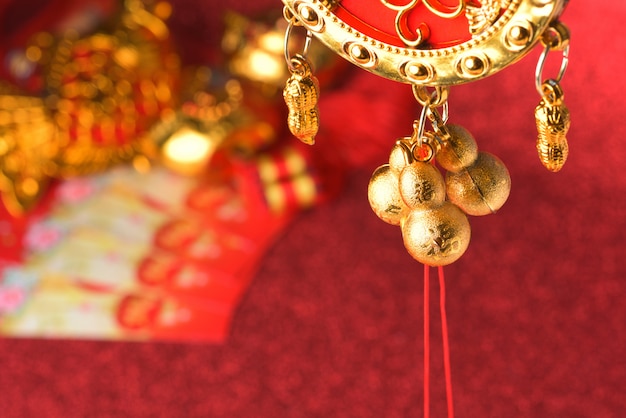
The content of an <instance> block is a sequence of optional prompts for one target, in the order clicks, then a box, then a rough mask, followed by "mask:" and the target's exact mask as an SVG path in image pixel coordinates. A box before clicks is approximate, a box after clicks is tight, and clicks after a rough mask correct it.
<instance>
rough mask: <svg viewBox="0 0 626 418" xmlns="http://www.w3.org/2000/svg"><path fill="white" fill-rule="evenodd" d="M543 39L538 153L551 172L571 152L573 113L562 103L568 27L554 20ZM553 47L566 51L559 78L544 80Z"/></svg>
mask: <svg viewBox="0 0 626 418" xmlns="http://www.w3.org/2000/svg"><path fill="white" fill-rule="evenodd" d="M541 42H542V43H543V45H544V46H545V50H544V52H543V54H542V55H541V57H540V58H539V62H538V64H537V70H536V72H535V83H536V86H537V91H538V92H539V94H540V95H541V102H540V103H539V105H538V106H537V108H536V109H535V121H536V123H537V132H538V136H537V152H538V154H539V160H540V161H541V163H542V164H543V165H544V166H545V167H546V168H547V169H548V170H550V171H552V172H557V171H559V170H561V168H563V165H564V164H565V161H566V160H567V156H568V153H569V146H568V144H567V138H566V137H565V135H566V134H567V131H568V130H569V127H570V114H569V110H568V109H567V107H565V104H564V102H563V97H564V94H563V89H562V88H561V84H560V82H561V79H562V78H563V75H564V74H565V70H566V69H567V63H568V53H569V30H568V29H567V27H566V26H565V25H563V24H562V23H561V22H554V23H553V24H552V25H551V26H550V27H549V28H548V29H547V30H546V33H545V34H544V35H543V37H542V39H541ZM552 50H561V51H563V58H562V61H561V68H560V70H559V74H558V76H557V78H556V79H552V78H550V79H548V80H545V81H542V80H543V76H542V72H543V67H544V64H545V61H546V59H547V56H548V53H549V52H550V51H552Z"/></svg>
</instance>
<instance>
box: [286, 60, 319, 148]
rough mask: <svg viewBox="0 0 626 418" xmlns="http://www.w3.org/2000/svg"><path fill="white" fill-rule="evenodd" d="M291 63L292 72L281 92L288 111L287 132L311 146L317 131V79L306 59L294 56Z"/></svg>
mask: <svg viewBox="0 0 626 418" xmlns="http://www.w3.org/2000/svg"><path fill="white" fill-rule="evenodd" d="M291 63H292V68H293V70H292V71H293V72H292V75H291V77H289V79H288V80H287V83H286V84H285V89H284V90H283V97H284V98H285V103H286V104H287V108H288V109H289V115H288V116H287V121H288V125H289V130H290V131H291V133H292V134H293V135H294V136H295V137H296V138H298V139H299V140H300V141H302V142H304V143H305V144H308V145H313V144H314V143H315V135H317V131H318V129H319V111H318V109H317V99H318V97H319V84H318V81H317V78H315V76H313V75H312V74H311V64H310V63H309V62H308V61H307V60H306V58H304V57H303V56H301V55H296V56H295V57H293V58H292V59H291Z"/></svg>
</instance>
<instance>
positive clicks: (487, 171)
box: [446, 152, 511, 216]
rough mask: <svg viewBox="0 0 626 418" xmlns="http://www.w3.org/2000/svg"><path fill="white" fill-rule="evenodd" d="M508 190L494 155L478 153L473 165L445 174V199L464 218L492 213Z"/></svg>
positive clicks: (501, 165) (503, 168) (504, 173)
mask: <svg viewBox="0 0 626 418" xmlns="http://www.w3.org/2000/svg"><path fill="white" fill-rule="evenodd" d="M510 191H511V177H510V176H509V171H508V170H507V168H506V166H505V165H504V163H503V162H502V161H501V160H500V159H499V158H498V157H496V156H495V155H492V154H489V153H486V152H479V153H478V158H476V161H475V162H474V164H472V165H471V166H469V167H466V168H465V169H463V170H461V171H459V172H456V173H454V172H451V171H449V172H448V173H447V175H446V192H447V194H448V199H449V200H450V201H451V202H452V203H454V204H455V205H457V206H458V207H459V208H461V209H462V210H463V212H465V213H467V214H468V215H473V216H482V215H488V214H491V213H495V212H496V211H497V210H498V209H500V208H501V207H502V205H504V203H505V202H506V200H507V198H508V197H509V193H510Z"/></svg>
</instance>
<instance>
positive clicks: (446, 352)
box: [439, 266, 454, 418]
mask: <svg viewBox="0 0 626 418" xmlns="http://www.w3.org/2000/svg"><path fill="white" fill-rule="evenodd" d="M439 309H440V311H441V337H442V339H443V367H444V370H445V374H446V400H447V402H448V418H454V402H453V399H452V373H451V372H450V344H449V343H448V320H447V316H446V281H445V277H444V275H443V267H442V266H439Z"/></svg>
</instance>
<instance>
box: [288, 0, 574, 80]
mask: <svg viewBox="0 0 626 418" xmlns="http://www.w3.org/2000/svg"><path fill="white" fill-rule="evenodd" d="M283 3H284V4H285V5H286V13H288V14H289V15H293V17H294V18H295V19H296V20H297V21H298V22H299V23H301V24H302V25H303V26H304V27H305V28H307V29H308V30H309V31H311V32H312V33H313V35H314V36H316V37H317V38H318V39H320V40H321V41H322V42H323V43H325V44H326V45H327V46H328V47H329V48H331V49H332V50H334V51H335V52H337V53H338V54H339V55H341V56H343V57H344V58H346V59H348V60H349V61H351V62H352V63H354V64H355V65H358V66H359V67H362V68H364V69H366V70H368V71H370V72H372V73H375V74H377V75H380V76H382V77H385V78H389V79H392V80H395V81H400V82H404V83H412V84H421V85H427V86H434V85H453V84H461V83H466V82H469V81H473V80H477V79H480V78H484V77H487V76H489V75H491V74H493V73H495V72H497V71H499V70H501V69H503V68H505V67H507V66H508V65H510V64H512V63H514V62H516V61H517V60H519V59H520V58H522V57H523V56H524V55H525V54H526V53H527V52H529V51H530V50H531V49H532V47H533V46H534V45H535V44H536V43H537V42H538V41H539V40H540V38H541V34H542V33H543V32H544V30H545V29H546V28H547V27H548V25H549V24H550V23H551V22H552V21H554V20H556V18H557V17H558V16H559V15H560V14H561V12H562V11H563V8H564V7H565V4H566V3H567V0H368V1H364V0H283Z"/></svg>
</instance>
